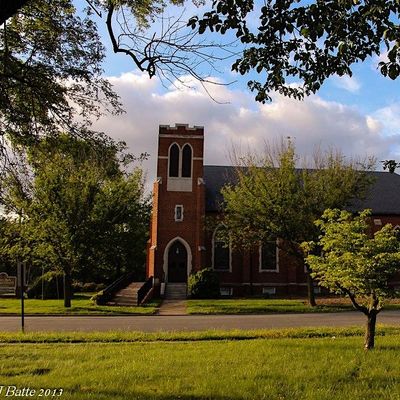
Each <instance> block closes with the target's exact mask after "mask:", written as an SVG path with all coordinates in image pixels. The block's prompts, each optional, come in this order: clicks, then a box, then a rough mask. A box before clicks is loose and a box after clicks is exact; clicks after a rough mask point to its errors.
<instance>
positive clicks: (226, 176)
mask: <svg viewBox="0 0 400 400" xmlns="http://www.w3.org/2000/svg"><path fill="white" fill-rule="evenodd" d="M368 174H369V175H371V177H372V180H373V183H372V185H371V187H370V188H369V189H368V192H367V195H366V197H365V199H363V200H356V201H354V202H353V203H352V205H351V206H350V207H349V210H350V211H361V210H363V209H366V208H370V209H372V212H373V214H375V215H400V175H397V174H390V173H389V172H380V171H373V172H368ZM204 181H205V185H206V211H219V209H220V204H221V203H222V195H221V189H222V187H223V186H225V185H228V184H232V185H234V184H235V183H236V182H237V179H236V173H235V167H231V166H218V165H205V166H204Z"/></svg>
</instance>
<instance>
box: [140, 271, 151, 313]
mask: <svg viewBox="0 0 400 400" xmlns="http://www.w3.org/2000/svg"><path fill="white" fill-rule="evenodd" d="M153 281H154V279H153V277H152V276H150V278H148V279H147V281H146V282H145V283H144V284H143V285H142V287H141V288H140V289H139V290H138V292H137V305H138V306H139V305H140V304H141V303H142V301H143V300H144V298H145V297H146V296H147V293H149V291H150V290H151V288H152V287H153Z"/></svg>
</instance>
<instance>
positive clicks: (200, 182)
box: [197, 178, 204, 186]
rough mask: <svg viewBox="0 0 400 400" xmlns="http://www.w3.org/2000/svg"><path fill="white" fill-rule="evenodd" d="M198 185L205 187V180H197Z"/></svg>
mask: <svg viewBox="0 0 400 400" xmlns="http://www.w3.org/2000/svg"><path fill="white" fill-rule="evenodd" d="M197 185H199V186H200V185H204V179H203V178H197Z"/></svg>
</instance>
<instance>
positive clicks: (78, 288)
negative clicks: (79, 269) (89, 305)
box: [72, 281, 83, 292]
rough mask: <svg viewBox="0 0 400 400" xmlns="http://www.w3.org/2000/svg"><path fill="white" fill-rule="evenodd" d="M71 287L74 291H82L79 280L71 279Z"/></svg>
mask: <svg viewBox="0 0 400 400" xmlns="http://www.w3.org/2000/svg"><path fill="white" fill-rule="evenodd" d="M72 289H73V291H74V292H83V283H82V282H80V281H73V282H72Z"/></svg>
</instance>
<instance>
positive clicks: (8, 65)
mask: <svg viewBox="0 0 400 400" xmlns="http://www.w3.org/2000/svg"><path fill="white" fill-rule="evenodd" d="M0 37H1V39H0V137H1V141H2V143H1V144H2V146H1V148H0V149H1V150H2V152H3V155H5V154H4V152H5V151H6V150H7V148H9V146H6V145H5V140H9V141H11V142H15V143H18V144H24V145H27V144H29V143H31V142H32V141H35V140H37V139H38V138H40V137H44V136H55V135H57V134H58V132H59V131H60V129H62V130H63V131H65V132H68V133H70V134H72V135H74V136H77V137H90V136H92V132H90V131H89V127H90V124H91V119H92V118H97V117H99V116H100V115H101V114H102V113H103V112H104V110H109V111H113V112H121V108H120V104H119V101H118V97H117V95H116V94H115V93H114V92H113V91H112V89H111V85H110V83H109V82H108V81H107V80H106V79H105V78H104V77H102V72H103V71H102V68H101V63H102V61H103V59H104V55H105V54H104V46H103V45H102V43H101V40H100V38H99V35H98V33H97V28H96V25H95V24H94V23H93V22H92V21H90V19H88V18H83V19H82V18H81V17H79V16H77V15H75V9H74V7H73V6H72V4H71V2H70V1H69V0H52V1H46V0H36V1H31V2H28V3H27V4H26V5H25V6H24V7H23V8H22V9H21V10H20V11H19V12H18V14H17V15H15V16H14V17H12V18H10V19H9V20H8V21H7V23H5V24H4V25H3V26H2V28H1V29H0Z"/></svg>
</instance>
